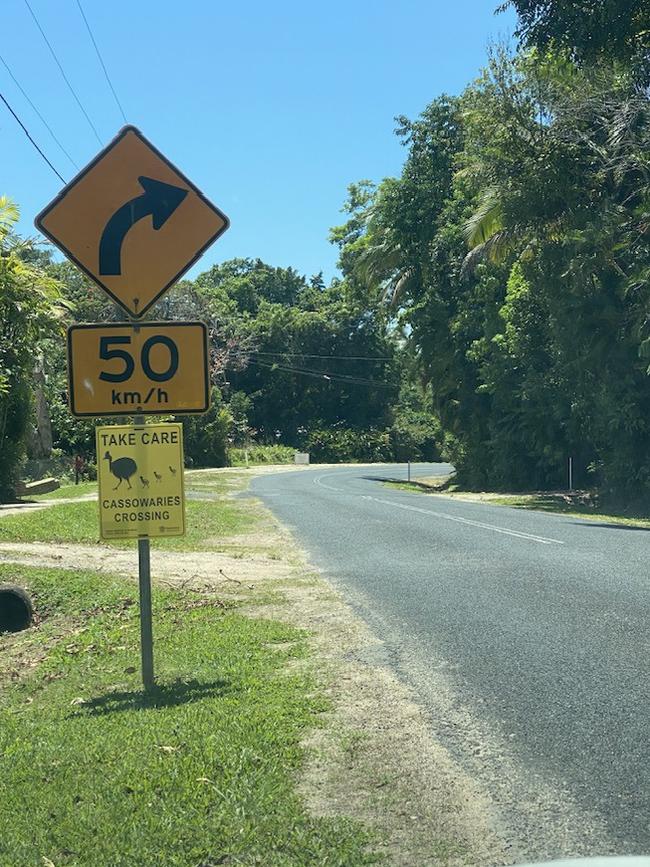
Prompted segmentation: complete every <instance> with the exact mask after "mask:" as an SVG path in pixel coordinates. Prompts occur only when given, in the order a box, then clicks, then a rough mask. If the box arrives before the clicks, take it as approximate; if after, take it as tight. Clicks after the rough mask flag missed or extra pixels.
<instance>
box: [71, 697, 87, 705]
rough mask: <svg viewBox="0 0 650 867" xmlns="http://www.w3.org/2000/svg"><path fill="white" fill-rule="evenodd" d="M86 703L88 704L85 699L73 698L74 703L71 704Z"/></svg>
mask: <svg viewBox="0 0 650 867" xmlns="http://www.w3.org/2000/svg"><path fill="white" fill-rule="evenodd" d="M86 703H87V702H86V699H85V698H73V699H72V701H71V702H70V704H71V705H77V704H86Z"/></svg>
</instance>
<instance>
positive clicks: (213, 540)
mask: <svg viewBox="0 0 650 867" xmlns="http://www.w3.org/2000/svg"><path fill="white" fill-rule="evenodd" d="M255 521H256V516H255V512H254V509H253V507H252V506H250V505H244V503H240V502H236V501H230V500H222V501H219V502H212V501H207V502H206V501H188V502H187V514H186V527H187V533H186V535H185V536H178V537H172V538H169V539H153V540H152V545H153V546H154V547H160V548H169V549H172V550H176V551H194V550H218V548H219V543H220V540H221V539H222V538H228V537H230V536H235V535H237V534H240V533H245V532H247V531H249V530H251V529H252V528H253V526H254V524H255ZM98 540H99V507H98V505H97V503H96V502H95V501H87V502H82V503H62V504H60V505H56V506H49V507H48V508H46V509H37V510H35V511H25V512H24V513H23V514H19V515H7V516H6V517H3V518H1V519H0V542H72V543H79V544H96V543H97V541H98ZM103 544H106V545H114V546H117V547H124V546H125V545H126V546H130V545H133V544H134V542H133V540H131V541H123V540H111V541H110V542H104V543H103Z"/></svg>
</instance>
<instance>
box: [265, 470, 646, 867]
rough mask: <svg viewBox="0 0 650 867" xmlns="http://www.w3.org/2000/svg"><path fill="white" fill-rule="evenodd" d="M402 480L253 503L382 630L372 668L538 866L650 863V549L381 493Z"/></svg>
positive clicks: (334, 481)
mask: <svg viewBox="0 0 650 867" xmlns="http://www.w3.org/2000/svg"><path fill="white" fill-rule="evenodd" d="M413 471H414V473H419V474H420V475H434V474H437V473H439V474H441V475H442V474H447V472H448V471H449V467H448V466H447V465H443V464H430V465H421V464H420V465H416V466H415V467H414V468H413ZM405 472H406V470H405V467H404V466H403V465H402V466H388V465H385V466H378V465H374V466H370V467H355V468H351V467H349V466H348V467H342V468H339V469H325V468H321V469H318V468H314V469H309V470H306V471H303V472H290V473H283V474H278V475H268V476H263V477H259V478H258V479H256V480H255V482H254V485H253V492H254V494H255V495H256V496H259V497H260V498H261V499H262V500H263V501H264V502H265V503H266V504H267V505H268V506H269V507H270V508H271V509H272V510H273V512H274V513H275V514H276V515H277V517H278V518H280V519H281V520H282V521H283V522H284V523H286V524H287V525H289V526H290V527H291V528H292V529H294V531H295V533H296V535H297V538H298V540H299V541H300V542H301V543H302V544H303V545H304V546H305V548H306V549H307V550H308V551H309V553H310V555H311V557H312V560H313V562H315V564H316V565H317V566H319V567H320V568H321V569H322V570H323V571H324V572H325V574H327V576H328V577H329V578H330V579H331V580H332V581H333V582H334V583H335V584H336V586H337V587H339V589H341V590H342V592H343V593H344V595H345V596H346V598H347V599H348V601H350V603H351V604H352V605H353V606H354V607H355V608H356V610H357V611H358V613H359V614H360V615H361V616H362V617H363V618H364V619H365V620H366V621H367V622H369V623H370V625H371V626H372V627H373V629H374V630H375V633H376V634H377V635H378V636H379V637H380V638H381V639H382V641H383V643H384V644H383V648H384V649H383V659H382V660H375V661H383V662H386V663H388V664H390V665H391V666H393V667H394V668H395V669H396V670H397V671H398V672H399V674H400V676H401V677H402V678H403V679H405V680H407V681H408V682H409V683H410V684H411V686H412V687H413V689H414V690H415V692H416V693H417V696H418V697H419V700H420V701H421V702H422V703H423V704H424V706H425V707H426V708H427V710H428V712H429V714H430V719H431V726H432V730H433V733H434V734H435V736H436V737H437V738H438V739H440V740H442V741H443V742H444V743H445V745H446V746H447V747H448V749H449V750H450V751H451V752H452V754H453V755H454V757H455V758H456V760H457V761H458V762H459V763H461V764H462V765H463V766H464V767H465V768H466V769H468V770H469V771H470V772H471V773H472V774H473V775H474V776H475V777H476V778H478V779H479V780H480V781H481V782H482V783H483V784H484V785H485V786H486V787H487V788H488V789H489V790H490V792H491V794H492V797H493V798H494V803H495V805H496V813H497V815H498V817H499V819H498V821H499V822H501V823H502V824H503V827H504V829H505V830H506V833H509V834H512V835H513V839H517V840H518V841H519V846H520V847H521V848H522V850H523V851H524V852H525V853H526V854H527V855H528V856H529V857H531V858H532V857H556V856H557V857H559V856H568V855H579V854H619V855H622V854H648V853H650V690H649V687H648V682H649V681H648V660H649V653H648V651H649V649H650V648H649V639H648V637H649V632H648V622H649V619H650V562H649V560H650V557H649V554H650V545H649V543H650V536H648V532H647V531H645V530H639V529H632V528H626V527H624V526H620V525H619V526H617V525H607V524H603V523H595V522H592V521H581V520H577V519H575V518H571V517H565V516H558V515H548V514H544V513H541V512H530V511H524V510H517V509H511V508H504V507H498V506H489V505H484V504H480V503H469V502H461V501H459V500H454V499H452V498H448V497H442V496H437V495H436V496H427V495H420V494H413V493H411V492H409V491H404V490H400V489H395V488H394V487H389V486H387V485H385V484H383V483H382V482H381V481H380V480H379V478H380V477H394V478H396V477H401V478H404V477H405ZM370 661H372V660H370Z"/></svg>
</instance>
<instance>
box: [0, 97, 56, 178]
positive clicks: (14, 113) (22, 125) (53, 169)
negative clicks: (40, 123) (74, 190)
mask: <svg viewBox="0 0 650 867" xmlns="http://www.w3.org/2000/svg"><path fill="white" fill-rule="evenodd" d="M0 99H1V100H2V101H3V102H4V104H5V105H6V106H7V108H8V109H9V111H10V112H11V113H12V114H13V116H14V117H15V119H16V120H17V121H18V123H19V124H20V126H21V128H22V130H23V132H24V133H25V135H26V136H27V138H28V139H29V140H30V142H31V143H32V144H33V145H34V147H35V148H36V150H37V151H38V152H39V154H40V155H41V156H42V157H43V159H44V160H45V162H46V163H47V164H48V166H49V167H50V168H51V169H52V171H53V172H54V174H55V175H56V176H57V178H59V180H60V181H61V182H62V183H64V184H65V178H63V177H61V175H60V174H59V173H58V172H57V170H56V169H55V168H54V166H53V165H52V163H51V162H50V161H49V160H48V158H47V157H46V156H45V154H44V153H43V151H42V150H41V149H40V148H39V146H38V145H37V144H36V142H35V141H34V139H33V138H32V137H31V135H30V134H29V130H28V129H27V127H26V126H25V124H24V123H23V122H22V120H21V119H20V118H19V117H18V115H17V114H16V112H15V111H14V110H13V108H12V107H11V106H10V105H9V103H8V102H7V100H6V99H5V97H4V95H3V94H2V93H0Z"/></svg>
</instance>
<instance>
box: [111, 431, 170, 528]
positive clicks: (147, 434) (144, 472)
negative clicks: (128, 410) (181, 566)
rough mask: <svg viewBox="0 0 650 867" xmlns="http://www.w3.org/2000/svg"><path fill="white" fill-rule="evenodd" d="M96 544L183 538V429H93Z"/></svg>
mask: <svg viewBox="0 0 650 867" xmlns="http://www.w3.org/2000/svg"><path fill="white" fill-rule="evenodd" d="M96 442H97V478H98V480H99V526H100V531H101V536H102V539H138V538H144V537H150V536H183V535H184V533H185V498H184V492H183V428H182V425H180V424H149V425H143V426H140V425H138V426H136V425H111V426H110V427H98V428H97V429H96Z"/></svg>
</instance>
